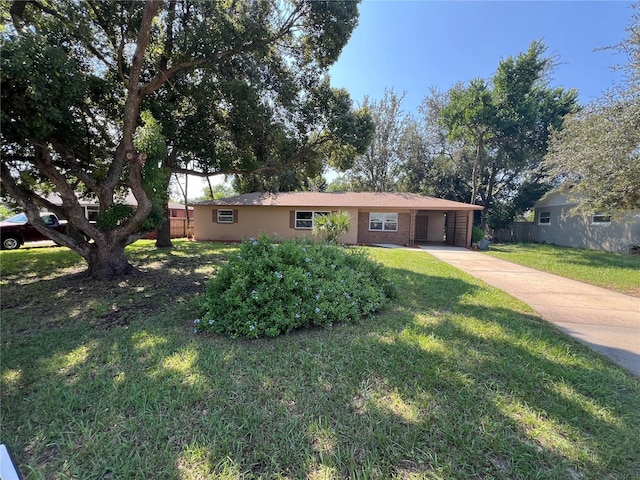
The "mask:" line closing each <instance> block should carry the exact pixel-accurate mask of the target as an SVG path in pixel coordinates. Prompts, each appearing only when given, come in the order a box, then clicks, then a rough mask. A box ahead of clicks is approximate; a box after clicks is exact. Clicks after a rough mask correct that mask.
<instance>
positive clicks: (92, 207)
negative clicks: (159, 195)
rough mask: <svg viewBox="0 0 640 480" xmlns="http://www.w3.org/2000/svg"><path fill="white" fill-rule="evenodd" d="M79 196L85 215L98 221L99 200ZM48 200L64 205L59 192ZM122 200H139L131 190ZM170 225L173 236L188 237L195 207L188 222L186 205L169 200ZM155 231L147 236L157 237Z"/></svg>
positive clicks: (191, 227) (48, 197) (190, 212)
mask: <svg viewBox="0 0 640 480" xmlns="http://www.w3.org/2000/svg"><path fill="white" fill-rule="evenodd" d="M76 195H77V197H78V202H79V203H80V207H82V209H83V210H84V216H85V217H87V219H88V220H89V221H90V222H96V221H97V220H98V213H99V205H98V200H97V199H96V198H86V197H82V196H80V195H79V194H76ZM47 200H49V201H50V202H51V203H53V204H54V205H62V198H60V195H58V194H57V193H52V194H50V195H48V196H47ZM122 202H123V203H124V204H126V205H131V206H136V205H138V202H137V201H136V198H135V197H134V196H133V194H132V193H131V192H129V193H128V194H127V196H126V197H124V199H122ZM168 208H169V225H170V228H171V238H181V237H187V236H189V235H190V233H189V232H190V231H191V230H192V229H193V207H191V206H189V207H187V208H188V209H189V221H188V222H187V218H186V217H187V211H186V209H185V206H184V205H183V204H182V203H176V202H169V204H168ZM154 235H155V232H152V233H151V234H149V235H147V238H155V237H154Z"/></svg>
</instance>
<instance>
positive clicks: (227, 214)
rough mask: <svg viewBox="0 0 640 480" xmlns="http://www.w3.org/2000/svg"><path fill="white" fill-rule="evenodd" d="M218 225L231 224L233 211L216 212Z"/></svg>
mask: <svg viewBox="0 0 640 480" xmlns="http://www.w3.org/2000/svg"><path fill="white" fill-rule="evenodd" d="M218 223H233V210H218Z"/></svg>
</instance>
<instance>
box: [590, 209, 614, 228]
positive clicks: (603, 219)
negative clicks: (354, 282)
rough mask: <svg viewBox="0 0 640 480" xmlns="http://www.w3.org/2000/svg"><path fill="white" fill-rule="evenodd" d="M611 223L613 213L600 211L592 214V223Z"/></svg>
mask: <svg viewBox="0 0 640 480" xmlns="http://www.w3.org/2000/svg"><path fill="white" fill-rule="evenodd" d="M609 223H611V215H606V214H604V213H601V212H598V213H594V214H593V215H591V225H607V224H609Z"/></svg>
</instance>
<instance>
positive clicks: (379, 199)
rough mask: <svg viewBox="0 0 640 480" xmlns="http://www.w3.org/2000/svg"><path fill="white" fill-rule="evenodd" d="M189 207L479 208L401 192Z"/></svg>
mask: <svg viewBox="0 0 640 480" xmlns="http://www.w3.org/2000/svg"><path fill="white" fill-rule="evenodd" d="M191 205H194V206H199V205H211V206H221V207H231V206H233V207H239V206H270V207H309V208H311V207H313V208H316V207H333V208H341V207H342V208H347V207H357V208H409V209H415V210H482V207H481V206H480V205H472V204H470V203H462V202H454V201H452V200H444V199H441V198H435V197H427V196H424V195H416V194H414V193H405V192H281V193H276V194H271V193H247V194H244V195H237V196H235V197H229V198H222V199H219V200H207V201H203V202H195V203H192V204H191Z"/></svg>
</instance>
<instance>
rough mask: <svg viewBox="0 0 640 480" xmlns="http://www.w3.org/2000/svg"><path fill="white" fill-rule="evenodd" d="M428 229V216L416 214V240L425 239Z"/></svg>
mask: <svg viewBox="0 0 640 480" xmlns="http://www.w3.org/2000/svg"><path fill="white" fill-rule="evenodd" d="M428 229H429V217H427V216H423V215H416V242H426V241H427V238H428V237H427V231H428Z"/></svg>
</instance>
